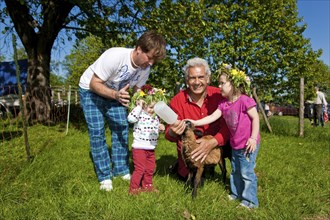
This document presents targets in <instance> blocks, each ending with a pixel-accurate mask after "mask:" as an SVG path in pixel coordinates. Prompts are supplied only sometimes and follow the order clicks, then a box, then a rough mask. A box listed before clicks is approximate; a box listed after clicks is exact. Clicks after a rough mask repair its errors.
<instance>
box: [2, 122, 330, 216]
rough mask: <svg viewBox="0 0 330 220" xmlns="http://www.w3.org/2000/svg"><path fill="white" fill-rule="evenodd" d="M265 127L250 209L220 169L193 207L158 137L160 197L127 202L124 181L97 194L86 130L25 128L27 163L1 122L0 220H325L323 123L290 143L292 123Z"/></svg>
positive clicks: (17, 137) (18, 137)
mask: <svg viewBox="0 0 330 220" xmlns="http://www.w3.org/2000/svg"><path fill="white" fill-rule="evenodd" d="M270 123H271V125H272V128H273V134H270V133H268V132H267V131H266V129H265V125H264V124H263V123H262V125H261V127H262V133H261V137H262V141H261V148H260V151H259V155H258V158H257V167H256V173H257V175H258V180H259V182H258V194H259V195H258V197H259V202H260V207H259V208H258V209H257V210H254V211H248V210H245V209H237V208H236V206H237V205H238V204H237V203H236V202H231V201H228V199H227V194H228V191H227V190H226V189H225V186H224V185H222V183H221V182H220V181H219V179H220V178H219V177H220V173H219V172H220V171H219V168H217V169H216V172H217V174H216V177H217V178H214V179H207V180H206V182H205V184H204V187H203V188H201V189H199V190H198V196H197V199H196V200H194V201H193V200H192V199H191V194H190V192H189V193H185V192H184V188H183V182H180V181H178V180H177V179H176V178H174V177H173V176H171V175H169V174H168V171H167V168H168V166H169V165H170V164H172V163H173V162H174V160H175V159H176V149H175V144H174V143H170V142H168V141H167V140H165V139H164V137H163V135H161V137H160V140H159V146H158V147H157V150H156V155H157V171H156V174H155V175H154V184H155V186H156V187H157V188H158V189H159V190H160V191H161V192H160V194H159V195H157V194H153V193H150V194H147V193H146V194H141V195H138V196H129V195H128V187H129V183H128V182H125V181H123V180H121V179H120V178H118V179H114V190H113V191H111V192H104V191H100V190H99V183H98V182H97V178H96V176H95V173H94V169H93V165H92V162H91V158H90V154H89V140H88V134H87V131H86V128H85V127H83V126H81V125H79V127H77V126H75V125H71V126H70V130H69V133H68V135H65V125H56V126H52V127H49V126H43V125H35V126H32V127H29V129H28V133H29V143H30V148H31V154H32V155H33V159H32V160H31V162H26V154H25V148H24V139H23V136H22V131H21V130H19V129H17V126H16V125H15V124H12V125H8V124H6V125H5V124H2V134H3V135H2V136H3V137H2V142H0V174H1V176H0V219H207V220H209V219H290V220H291V219H319V220H321V219H329V218H330V191H329V189H330V183H329V178H330V152H329V143H330V129H329V128H330V125H329V123H327V125H326V127H325V128H321V127H317V128H312V127H311V126H310V125H309V124H308V123H307V121H306V125H305V137H304V138H300V137H297V133H298V131H297V127H298V119H297V118H295V117H275V116H274V117H272V118H270ZM0 128H1V127H0ZM109 136H110V132H109V131H108V133H107V138H109ZM4 137H5V138H4ZM131 138H132V137H131V136H130V143H131ZM107 141H108V143H110V139H108V140H107ZM227 169H228V170H229V171H230V164H229V161H228V160H227Z"/></svg>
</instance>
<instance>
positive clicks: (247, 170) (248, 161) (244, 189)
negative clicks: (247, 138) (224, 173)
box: [230, 144, 260, 208]
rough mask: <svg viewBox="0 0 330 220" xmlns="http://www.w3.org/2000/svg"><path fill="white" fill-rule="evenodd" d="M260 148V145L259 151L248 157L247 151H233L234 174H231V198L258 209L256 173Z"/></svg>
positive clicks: (232, 164) (232, 165)
mask: <svg viewBox="0 0 330 220" xmlns="http://www.w3.org/2000/svg"><path fill="white" fill-rule="evenodd" d="M259 147H260V146H259V144H258V145H257V149H256V150H255V151H254V152H253V153H251V154H249V155H248V156H246V155H245V150H246V149H240V150H234V149H232V160H231V167H232V172H231V174H230V189H231V196H232V197H233V198H234V199H239V200H241V203H243V204H245V205H247V206H248V207H250V208H257V207H258V206H259V202H258V197H257V188H258V186H257V182H258V180H257V176H256V174H255V172H254V168H255V166H256V158H257V154H258V151H259Z"/></svg>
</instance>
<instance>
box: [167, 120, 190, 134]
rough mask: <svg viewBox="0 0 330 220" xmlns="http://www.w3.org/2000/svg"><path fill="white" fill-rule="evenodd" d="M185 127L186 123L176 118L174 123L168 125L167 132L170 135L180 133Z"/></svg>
mask: <svg viewBox="0 0 330 220" xmlns="http://www.w3.org/2000/svg"><path fill="white" fill-rule="evenodd" d="M185 128H186V123H185V122H184V121H181V120H177V121H176V122H174V124H171V125H170V130H169V134H170V135H171V136H172V137H175V136H178V135H181V134H182V133H183V132H184V129H185Z"/></svg>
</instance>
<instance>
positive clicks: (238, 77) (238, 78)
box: [218, 63, 251, 95]
mask: <svg viewBox="0 0 330 220" xmlns="http://www.w3.org/2000/svg"><path fill="white" fill-rule="evenodd" d="M222 74H225V75H227V77H228V80H230V81H231V83H232V84H233V86H234V87H235V88H238V89H240V90H241V92H243V93H245V94H247V95H248V94H250V93H251V89H250V86H251V80H250V77H248V76H247V75H246V74H245V72H244V71H242V70H239V69H236V68H232V66H231V65H230V64H226V63H223V64H221V67H220V69H219V70H218V77H220V75H222Z"/></svg>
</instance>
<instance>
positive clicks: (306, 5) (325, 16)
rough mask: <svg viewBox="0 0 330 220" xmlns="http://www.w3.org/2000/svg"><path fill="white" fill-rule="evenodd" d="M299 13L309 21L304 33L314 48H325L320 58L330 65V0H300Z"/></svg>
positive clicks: (305, 21) (306, 21)
mask: <svg viewBox="0 0 330 220" xmlns="http://www.w3.org/2000/svg"><path fill="white" fill-rule="evenodd" d="M298 13H299V17H303V18H304V23H307V29H306V30H305V32H304V33H303V35H304V36H305V38H309V39H310V40H311V44H312V48H313V49H314V50H317V49H322V50H323V54H322V56H321V57H320V59H321V60H323V62H324V63H325V64H327V65H328V66H330V55H329V51H330V24H329V21H330V15H329V14H330V0H298Z"/></svg>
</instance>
